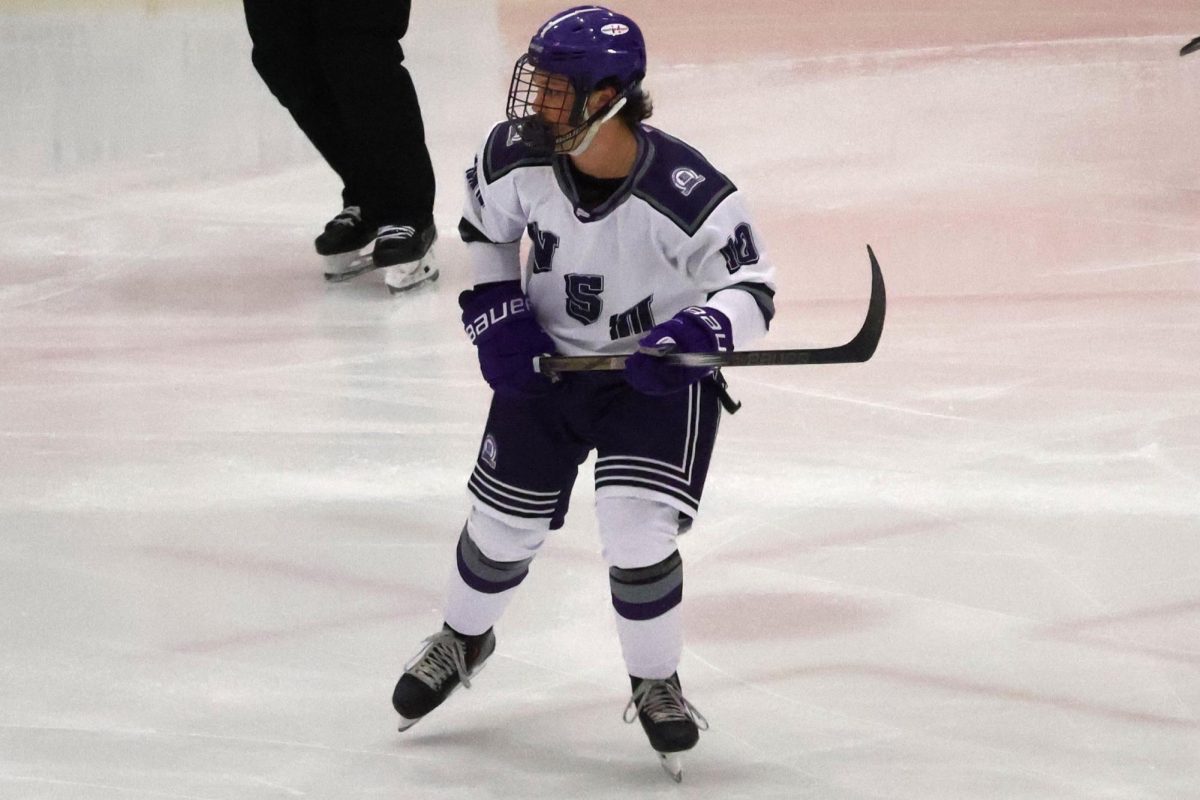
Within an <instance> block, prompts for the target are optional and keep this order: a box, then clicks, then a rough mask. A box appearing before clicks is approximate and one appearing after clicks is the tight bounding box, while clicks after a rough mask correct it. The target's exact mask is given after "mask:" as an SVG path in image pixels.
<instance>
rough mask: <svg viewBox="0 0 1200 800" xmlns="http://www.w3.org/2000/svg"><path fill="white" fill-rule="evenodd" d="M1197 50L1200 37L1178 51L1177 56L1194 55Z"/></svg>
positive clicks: (1199, 45) (1199, 48)
mask: <svg viewBox="0 0 1200 800" xmlns="http://www.w3.org/2000/svg"><path fill="white" fill-rule="evenodd" d="M1197 50H1200V36H1197V37H1196V38H1195V39H1192V40H1191V41H1190V42H1188V43H1187V44H1185V45H1184V46H1183V49H1182V50H1180V51H1179V55H1181V56H1186V55H1187V54H1188V53H1194V52H1196V51H1197Z"/></svg>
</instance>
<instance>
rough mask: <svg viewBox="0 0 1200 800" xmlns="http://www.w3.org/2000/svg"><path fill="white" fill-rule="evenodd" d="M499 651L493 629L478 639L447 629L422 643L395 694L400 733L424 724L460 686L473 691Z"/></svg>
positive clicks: (394, 699) (393, 703) (393, 702)
mask: <svg viewBox="0 0 1200 800" xmlns="http://www.w3.org/2000/svg"><path fill="white" fill-rule="evenodd" d="M495 649H496V636H495V634H493V633H492V629H491V628H488V629H487V631H486V632H484V633H481V634H479V635H478V636H463V635H462V634H460V633H458V632H457V631H455V630H454V629H453V628H451V627H450V626H449V625H446V626H444V627H443V628H442V630H441V631H440V632H439V633H436V634H434V635H433V636H430V637H429V638H428V639H426V640H425V641H424V642H422V647H421V651H420V652H419V653H417V655H416V656H414V657H413V659H412V660H411V661H409V662H408V663H407V664H405V665H404V674H403V675H401V676H400V680H399V682H397V683H396V690H395V691H394V692H393V693H392V706H393V707H395V709H396V713H398V714H399V715H400V730H402V731H404V730H408V729H409V728H411V727H412V726H413V725H416V724H417V723H418V722H420V721H421V718H422V717H424V716H425V715H426V714H428V713H429V712H430V711H433V710H434V709H435V708H437V707H438V706H440V705H441V704H442V703H443V702H444V701H445V699H446V698H447V697H449V696H450V693H451V692H453V691H454V690H455V689H457V688H458V686H459V684H460V683H461V684H462V685H463V686H466V687H467V688H468V689H469V688H471V678H473V677H474V676H475V675H476V674H477V673H478V672H479V670H481V669H483V665H484V662H486V661H487V660H488V657H489V656H490V655H491V654H492V651H494V650H495Z"/></svg>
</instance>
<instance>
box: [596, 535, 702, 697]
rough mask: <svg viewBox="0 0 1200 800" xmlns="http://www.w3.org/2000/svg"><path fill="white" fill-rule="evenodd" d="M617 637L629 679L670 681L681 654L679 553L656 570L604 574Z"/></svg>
mask: <svg viewBox="0 0 1200 800" xmlns="http://www.w3.org/2000/svg"><path fill="white" fill-rule="evenodd" d="M608 576H609V586H610V588H611V590H612V603H613V608H614V609H615V610H616V612H617V635H618V637H619V638H620V640H621V651H622V653H623V654H624V656H625V666H626V668H628V670H629V674H630V675H633V676H636V677H639V678H669V677H670V676H671V675H672V674H674V672H675V670H676V668H677V667H678V666H679V658H680V655H681V654H682V652H683V619H682V615H681V612H680V608H679V604H680V603H681V602H682V600H683V560H682V559H681V558H680V556H679V551H675V552H673V553H671V555H669V556H667V557H666V558H665V559H663V560H662V561H660V562H658V563H657V564H652V565H650V566H648V567H639V568H636V569H622V568H620V567H612V568H610V569H609V571H608Z"/></svg>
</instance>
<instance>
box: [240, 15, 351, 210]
mask: <svg viewBox="0 0 1200 800" xmlns="http://www.w3.org/2000/svg"><path fill="white" fill-rule="evenodd" d="M243 6H244V8H245V12H246V29H247V30H248V31H249V33H250V41H251V43H252V44H253V50H252V51H251V60H252V62H253V63H254V68H255V69H256V70H258V74H259V75H260V76H261V77H262V79H263V82H264V83H265V84H266V85H267V88H268V89H270V90H271V93H272V94H273V95H275V97H276V99H278V100H279V102H280V103H281V104H282V105H283V107H284V108H286V109H287V110H288V112H289V113H290V114H291V115H292V118H293V119H294V120H295V121H296V124H297V125H298V126H299V127H300V130H301V131H303V132H304V134H305V136H307V137H308V139H309V141H310V142H312V144H313V146H314V147H316V148H317V151H318V152H319V153H320V154H321V156H322V157H323V158H324V159H325V161H326V162H327V163H328V164H329V166H330V167H332V168H333V170H334V172H336V173H337V174H338V177H340V178H341V179H342V184H343V186H344V187H346V188H345V190H344V191H343V204H344V205H357V204H358V199H357V198H356V197H355V196H354V188H353V183H354V179H353V173H354V172H355V169H356V167H355V159H354V157H353V152H352V149H351V145H350V137H349V136H348V135H347V132H346V125H345V123H344V122H343V120H342V114H341V110H340V107H339V104H338V102H337V98H336V97H335V94H334V89H333V86H332V85H331V84H330V83H329V81H328V80H327V78H326V76H325V71H324V70H323V69H322V67H321V63H320V57H319V51H320V47H319V45H318V41H319V37H318V29H317V24H318V23H317V18H316V15H315V14H314V8H313V2H312V0H243Z"/></svg>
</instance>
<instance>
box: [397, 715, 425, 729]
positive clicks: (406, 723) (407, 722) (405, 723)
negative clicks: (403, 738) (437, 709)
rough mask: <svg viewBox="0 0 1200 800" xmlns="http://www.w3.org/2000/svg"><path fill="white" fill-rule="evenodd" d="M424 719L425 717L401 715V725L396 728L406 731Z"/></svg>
mask: <svg viewBox="0 0 1200 800" xmlns="http://www.w3.org/2000/svg"><path fill="white" fill-rule="evenodd" d="M423 719H425V718H424V717H417V718H416V719H409V718H408V717H400V725H399V727H397V728H396V730H398V731H399V732H400V733H404V732H405V731H406V730H408V729H409V728H411V727H412V726H413V725H416V724H417V723H418V722H420V721H421V720H423Z"/></svg>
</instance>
